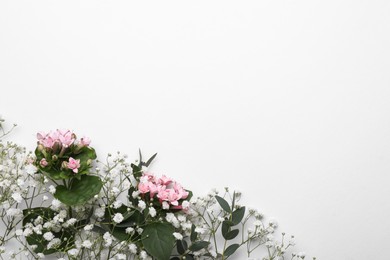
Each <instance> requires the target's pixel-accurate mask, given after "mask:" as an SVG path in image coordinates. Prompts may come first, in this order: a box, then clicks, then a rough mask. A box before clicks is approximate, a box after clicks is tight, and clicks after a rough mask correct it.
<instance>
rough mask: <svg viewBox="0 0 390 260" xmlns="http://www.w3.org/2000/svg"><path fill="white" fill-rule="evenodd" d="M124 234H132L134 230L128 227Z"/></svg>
mask: <svg viewBox="0 0 390 260" xmlns="http://www.w3.org/2000/svg"><path fill="white" fill-rule="evenodd" d="M125 232H126V234H131V233H133V232H134V228H132V227H128V228H126V230H125Z"/></svg>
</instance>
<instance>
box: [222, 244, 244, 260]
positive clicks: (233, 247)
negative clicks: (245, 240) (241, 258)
mask: <svg viewBox="0 0 390 260" xmlns="http://www.w3.org/2000/svg"><path fill="white" fill-rule="evenodd" d="M239 247H240V245H239V244H232V245H230V246H228V247H227V248H226V249H225V252H223V255H224V257H225V258H228V257H229V256H231V255H232V254H234V252H236V250H237V249H238V248H239Z"/></svg>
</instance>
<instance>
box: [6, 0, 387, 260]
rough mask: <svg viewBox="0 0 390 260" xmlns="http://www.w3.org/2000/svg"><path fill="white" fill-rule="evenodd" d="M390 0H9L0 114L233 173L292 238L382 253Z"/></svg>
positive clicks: (343, 252) (250, 200)
mask: <svg viewBox="0 0 390 260" xmlns="http://www.w3.org/2000/svg"><path fill="white" fill-rule="evenodd" d="M389 13H390V2H389V1H385V0H383V1H368V0H367V1H362V0H361V1H359V0H358V1H340V0H330V1H313V0H310V1H309V0H304V1H239V2H238V1H236V2H231V1H192V2H184V1H169V2H168V1H147V2H146V1H143V2H140V1H138V2H129V1H82V2H80V1H2V2H1V3H0V111H1V113H2V114H3V116H4V117H5V118H7V119H8V120H10V121H12V122H17V123H18V124H19V126H20V127H19V128H18V129H17V130H16V131H15V133H14V136H13V138H14V139H15V140H16V141H18V142H19V143H20V144H23V145H25V146H27V147H28V148H29V149H33V148H34V145H35V133H36V132H37V131H40V130H50V129H56V128H71V129H73V130H75V131H76V133H79V134H80V135H83V134H86V135H88V136H90V137H91V138H92V140H93V143H92V144H93V145H94V147H96V149H97V150H98V152H99V154H100V155H101V156H102V157H103V156H104V155H105V154H106V153H107V152H115V151H117V150H120V151H122V152H125V153H127V154H128V155H129V157H130V158H131V159H134V160H135V159H136V158H137V152H138V148H141V149H142V151H143V152H144V153H145V155H152V154H153V153H154V152H158V153H159V155H158V160H156V162H155V164H154V165H153V169H152V170H153V171H154V172H156V173H159V174H167V175H169V176H171V177H174V178H176V179H177V180H179V181H180V182H182V183H183V185H185V186H186V187H188V188H190V189H192V190H193V191H194V192H195V193H196V194H199V195H201V194H204V193H206V192H207V191H208V190H209V189H211V188H213V187H217V188H220V189H222V188H223V187H225V186H229V187H231V188H232V189H238V190H241V191H242V192H243V194H244V204H249V205H251V206H253V207H255V208H258V209H259V210H260V211H261V212H264V213H265V214H266V216H269V217H270V216H271V217H275V218H276V219H277V220H278V222H279V224H280V230H283V231H285V232H287V233H288V234H291V233H292V234H294V235H295V236H296V237H297V243H298V247H297V249H296V250H297V251H299V250H305V251H306V252H307V253H308V254H309V255H316V256H317V257H318V258H319V259H322V260H366V259H383V260H385V259H390V253H389V251H388V250H387V248H388V246H389V245H388V243H389V241H390V221H389V219H390V202H389V198H390V189H389V185H390V158H389V157H390V114H389V111H390V74H389V71H390V49H389V46H390V36H389V33H390V16H389Z"/></svg>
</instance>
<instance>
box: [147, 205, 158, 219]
mask: <svg viewBox="0 0 390 260" xmlns="http://www.w3.org/2000/svg"><path fill="white" fill-rule="evenodd" d="M156 214H157V212H156V209H155V208H153V207H150V208H149V215H150V216H151V217H155V216H156Z"/></svg>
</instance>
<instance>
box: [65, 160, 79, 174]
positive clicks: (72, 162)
mask: <svg viewBox="0 0 390 260" xmlns="http://www.w3.org/2000/svg"><path fill="white" fill-rule="evenodd" d="M68 168H69V169H71V170H73V172H74V173H78V172H79V168H80V160H79V159H77V160H75V159H73V158H72V157H70V158H69V162H68Z"/></svg>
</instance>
